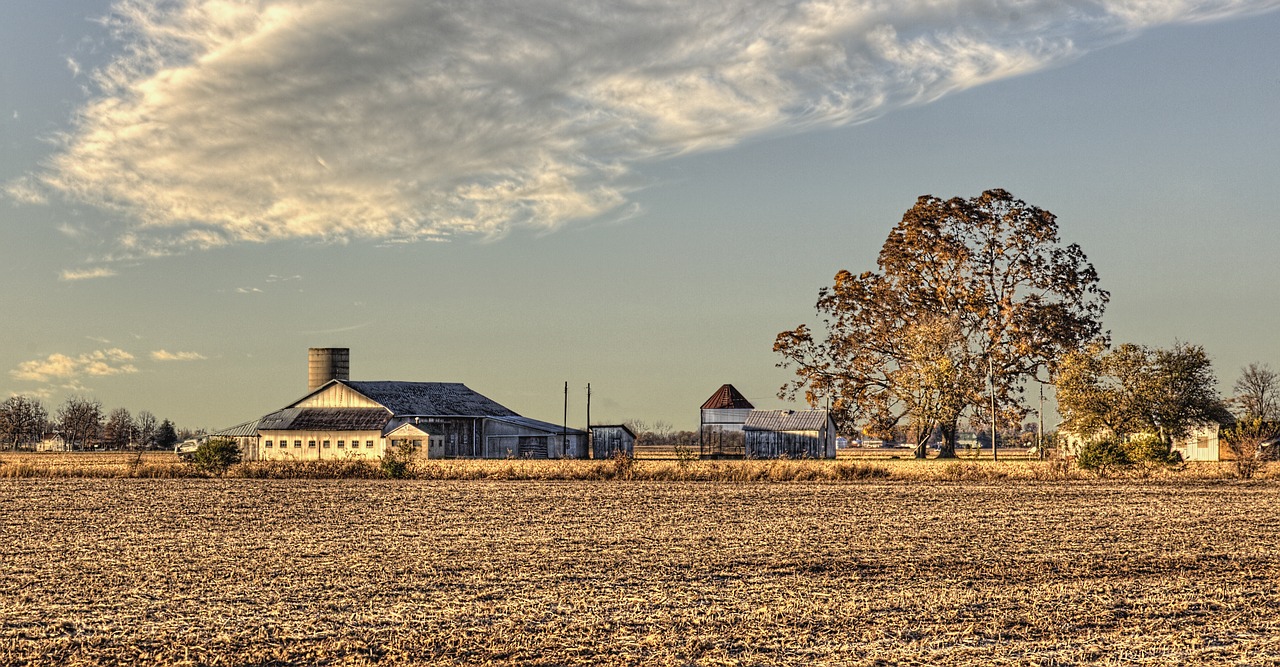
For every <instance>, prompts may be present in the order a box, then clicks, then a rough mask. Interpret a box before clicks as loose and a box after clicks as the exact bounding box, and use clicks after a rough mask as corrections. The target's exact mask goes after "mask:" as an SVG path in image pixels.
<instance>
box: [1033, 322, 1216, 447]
mask: <svg viewBox="0 0 1280 667" xmlns="http://www.w3.org/2000/svg"><path fill="white" fill-rule="evenodd" d="M1055 383H1056V385H1057V396H1058V411H1059V412H1061V413H1062V417H1063V422H1062V426H1063V427H1064V428H1066V429H1068V430H1070V431H1073V432H1075V433H1077V434H1081V435H1085V434H1093V433H1100V432H1101V433H1104V434H1109V435H1114V436H1116V437H1119V438H1122V439H1123V438H1131V437H1133V436H1135V435H1138V434H1142V433H1147V434H1154V435H1156V436H1159V438H1160V440H1161V442H1163V443H1164V444H1165V445H1168V444H1169V443H1170V442H1171V441H1172V440H1173V439H1174V438H1179V437H1182V436H1185V435H1187V434H1188V433H1190V432H1191V431H1192V430H1193V429H1194V428H1196V427H1197V426H1199V425H1202V424H1207V423H1211V422H1220V423H1221V422H1225V421H1227V420H1229V419H1230V418H1231V416H1230V414H1229V413H1228V412H1227V410H1226V406H1225V405H1224V404H1223V402H1222V400H1221V399H1220V398H1219V397H1218V393H1217V389H1216V388H1215V387H1216V385H1217V377H1216V376H1215V375H1214V372H1213V364H1212V362H1211V361H1210V360H1209V356H1208V355H1207V354H1205V351H1204V348H1202V347H1200V346H1199V345H1190V344H1187V343H1177V344H1175V345H1174V346H1173V347H1172V348H1168V349H1162V348H1150V347H1146V346H1143V345H1135V344H1132V343H1126V344H1124V345H1121V346H1119V347H1117V348H1115V349H1114V350H1107V349H1105V348H1104V347H1103V346H1101V345H1094V346H1091V347H1090V348H1088V349H1086V350H1082V351H1078V352H1072V353H1069V354H1068V355H1067V356H1066V357H1065V358H1064V359H1063V362H1062V363H1061V364H1060V365H1059V367H1058V372H1057V375H1056V378H1055Z"/></svg>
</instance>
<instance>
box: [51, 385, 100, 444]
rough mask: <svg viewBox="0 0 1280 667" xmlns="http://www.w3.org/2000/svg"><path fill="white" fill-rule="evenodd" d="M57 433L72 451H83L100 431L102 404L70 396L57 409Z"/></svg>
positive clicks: (81, 397)
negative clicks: (60, 434)
mask: <svg viewBox="0 0 1280 667" xmlns="http://www.w3.org/2000/svg"><path fill="white" fill-rule="evenodd" d="M57 425H58V431H59V432H60V433H62V438H63V440H65V441H66V443H67V444H68V445H69V446H70V447H71V448H72V449H76V448H79V449H84V448H85V447H86V446H87V445H89V444H90V443H92V442H93V441H94V440H95V439H96V438H97V437H98V435H99V434H100V433H101V431H102V403H100V402H98V401H96V400H92V399H88V398H85V397H83V396H70V397H68V398H67V400H66V401H65V402H64V403H63V404H62V407H60V408H58V418H57Z"/></svg>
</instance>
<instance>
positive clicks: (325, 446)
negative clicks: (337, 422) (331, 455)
mask: <svg viewBox="0 0 1280 667" xmlns="http://www.w3.org/2000/svg"><path fill="white" fill-rule="evenodd" d="M322 446H323V447H324V448H325V449H328V448H329V441H328V440H325V441H324V444H323V445H322Z"/></svg>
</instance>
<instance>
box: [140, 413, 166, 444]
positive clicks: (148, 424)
mask: <svg viewBox="0 0 1280 667" xmlns="http://www.w3.org/2000/svg"><path fill="white" fill-rule="evenodd" d="M134 425H135V426H136V427H137V429H138V446H139V447H141V448H142V449H152V448H153V447H155V439H156V429H157V428H159V426H160V424H159V422H157V421H156V416H155V415H153V414H151V413H150V412H148V411H146V410H142V411H141V412H139V413H138V416H137V417H135V418H134Z"/></svg>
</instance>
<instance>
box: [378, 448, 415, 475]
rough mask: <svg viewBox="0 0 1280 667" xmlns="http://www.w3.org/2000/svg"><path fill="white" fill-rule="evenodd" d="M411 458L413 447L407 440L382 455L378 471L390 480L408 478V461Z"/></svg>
mask: <svg viewBox="0 0 1280 667" xmlns="http://www.w3.org/2000/svg"><path fill="white" fill-rule="evenodd" d="M412 458H413V445H412V444H410V443H409V442H408V441H407V440H406V441H402V442H401V443H400V444H398V445H396V446H395V448H394V449H388V450H387V451H385V452H383V454H382V462H381V463H380V464H379V465H378V469H379V470H381V471H382V474H383V475H385V476H387V477H390V478H391V479H403V478H405V477H408V476H409V461H410V459H412Z"/></svg>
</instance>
